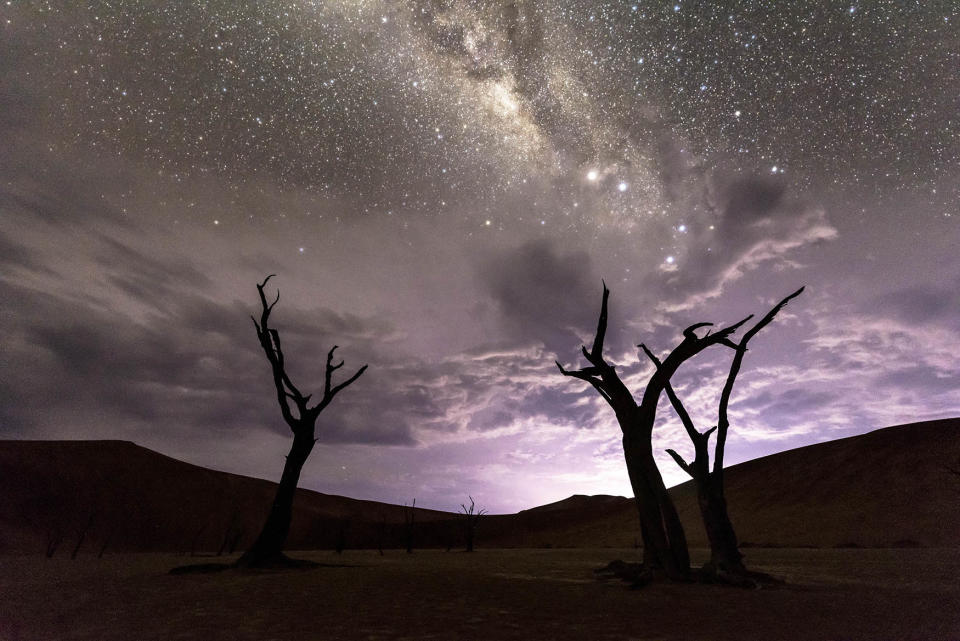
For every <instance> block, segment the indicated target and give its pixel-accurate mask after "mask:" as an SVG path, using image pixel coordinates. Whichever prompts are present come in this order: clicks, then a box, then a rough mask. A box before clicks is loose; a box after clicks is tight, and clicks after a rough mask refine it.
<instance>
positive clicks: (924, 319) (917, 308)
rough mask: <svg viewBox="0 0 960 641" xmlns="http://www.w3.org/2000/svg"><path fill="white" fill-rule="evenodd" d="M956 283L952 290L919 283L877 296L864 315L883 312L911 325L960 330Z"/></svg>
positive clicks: (956, 281) (959, 282)
mask: <svg viewBox="0 0 960 641" xmlns="http://www.w3.org/2000/svg"><path fill="white" fill-rule="evenodd" d="M947 280H949V279H947ZM953 281H954V282H953V285H954V286H953V287H946V286H941V285H939V284H935V283H917V284H914V285H912V286H910V287H904V288H902V289H897V290H894V291H892V292H888V293H885V294H882V295H880V296H875V297H872V298H871V299H870V300H868V301H866V302H865V303H864V304H863V305H862V306H861V311H862V312H863V313H865V314H874V313H876V312H877V310H883V311H884V312H885V313H887V314H889V315H890V316H892V317H893V318H896V319H897V320H900V321H903V322H905V323H908V324H916V325H928V324H932V323H942V324H946V325H948V326H950V327H954V328H960V278H954V279H953Z"/></svg>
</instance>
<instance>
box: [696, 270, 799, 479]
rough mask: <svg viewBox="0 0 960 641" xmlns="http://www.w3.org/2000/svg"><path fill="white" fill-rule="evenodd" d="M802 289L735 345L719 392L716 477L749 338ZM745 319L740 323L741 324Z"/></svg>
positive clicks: (748, 331)
mask: <svg viewBox="0 0 960 641" xmlns="http://www.w3.org/2000/svg"><path fill="white" fill-rule="evenodd" d="M804 289H805V288H804V287H801V288H800V289H798V290H797V291H795V292H793V293H792V294H790V295H789V296H787V297H786V298H784V299H783V300H781V301H780V302H779V303H777V304H776V305H774V306H773V308H772V309H771V310H770V311H769V312H767V313H766V315H765V316H764V317H763V318H761V319H760V320H759V321H758V322H757V324H756V325H754V326H753V327H751V328H750V329H749V330H747V332H746V333H745V334H744V335H743V338H741V339H740V342H739V343H736V344H735V353H734V355H733V361H731V363H730V371H729V373H728V374H727V380H726V382H725V383H724V385H723V391H721V392H720V404H719V408H718V411H717V413H718V416H717V446H716V448H715V451H714V456H713V473H714V474H716V475H718V476H722V474H723V455H724V449H725V447H726V443H727V431H728V430H729V428H730V421H729V418H728V415H727V409H728V407H729V405H730V395H731V394H732V393H733V385H734V383H735V382H736V380H737V375H738V374H739V373H740V367H741V365H742V364H743V356H744V354H746V352H747V343H748V342H749V341H750V339H751V338H753V337H754V336H756V335H757V333H758V332H759V331H760V330H761V329H763V328H764V327H766V326H767V325H769V324H770V323H771V322H772V321H773V319H774V317H776V315H777V314H778V313H779V312H780V310H781V309H783V308H784V307H786V305H787V303H789V302H790V301H791V300H793V299H794V298H796V297H797V296H799V295H800V294H802V293H803V290H804ZM749 318H750V317H749V316H748V317H747V319H749ZM747 319H744V320H743V321H741V324H742V323H743V322H745V321H746V320H747Z"/></svg>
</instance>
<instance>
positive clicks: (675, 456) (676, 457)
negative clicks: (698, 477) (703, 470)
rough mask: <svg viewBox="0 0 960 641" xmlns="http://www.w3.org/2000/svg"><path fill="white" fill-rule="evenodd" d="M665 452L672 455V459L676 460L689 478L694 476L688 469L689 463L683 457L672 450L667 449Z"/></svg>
mask: <svg viewBox="0 0 960 641" xmlns="http://www.w3.org/2000/svg"><path fill="white" fill-rule="evenodd" d="M667 454H669V455H670V456H672V457H673V460H674V461H676V462H677V465H679V466H680V469H681V470H683V471H684V472H686V473H687V474H689V475H690V478H695V477H694V476H693V472H692V471H691V470H690V465H688V464H687V462H686V461H684V460H683V457H682V456H680V455H679V454H677V453H676V452H675V451H674V450H667Z"/></svg>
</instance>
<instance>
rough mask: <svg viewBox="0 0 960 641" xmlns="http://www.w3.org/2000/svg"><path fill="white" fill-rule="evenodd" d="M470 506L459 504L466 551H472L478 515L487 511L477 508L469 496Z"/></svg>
mask: <svg viewBox="0 0 960 641" xmlns="http://www.w3.org/2000/svg"><path fill="white" fill-rule="evenodd" d="M468 498H469V499H470V507H467V506H466V505H464V504H463V503H461V504H460V508H461V514H463V531H464V535H465V536H466V542H467V548H466V551H467V552H473V541H474V536H475V534H476V531H477V522H479V521H480V517H481V516H483V515H484V514H486V513H487V511H486V510H477V509H476V506H475V504H474V502H473V497H472V496H469V497H468Z"/></svg>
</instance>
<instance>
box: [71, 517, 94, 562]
mask: <svg viewBox="0 0 960 641" xmlns="http://www.w3.org/2000/svg"><path fill="white" fill-rule="evenodd" d="M95 518H96V512H90V515H89V516H88V517H87V520H86V521H84V522H82V523H81V524H80V527H78V528H77V529H76V534H77V544H76V545H74V546H73V550H71V551H70V560H71V561H73V560H75V559H76V558H77V555H78V554H79V553H80V548H81V547H83V542H84V541H85V540H86V538H87V532H88V531H89V530H90V527H91V526H92V525H93V521H94V519H95Z"/></svg>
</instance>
